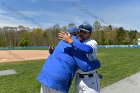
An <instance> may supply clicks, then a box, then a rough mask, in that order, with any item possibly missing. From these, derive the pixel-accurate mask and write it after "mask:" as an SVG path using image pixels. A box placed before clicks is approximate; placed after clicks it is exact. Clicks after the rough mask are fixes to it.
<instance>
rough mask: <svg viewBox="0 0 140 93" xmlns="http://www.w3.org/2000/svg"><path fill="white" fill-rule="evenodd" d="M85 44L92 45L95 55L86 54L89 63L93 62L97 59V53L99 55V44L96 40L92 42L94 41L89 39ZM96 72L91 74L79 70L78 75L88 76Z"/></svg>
mask: <svg viewBox="0 0 140 93" xmlns="http://www.w3.org/2000/svg"><path fill="white" fill-rule="evenodd" d="M83 43H84V44H87V45H90V46H91V47H92V48H93V53H92V54H86V55H87V57H88V59H89V61H93V60H95V59H96V53H97V45H98V44H97V42H96V41H95V40H92V39H87V40H85V41H84V42H83ZM95 71H96V70H92V71H89V72H83V71H82V70H80V69H78V70H77V73H79V74H88V73H92V72H95Z"/></svg>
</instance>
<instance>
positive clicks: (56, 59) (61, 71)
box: [37, 26, 100, 93]
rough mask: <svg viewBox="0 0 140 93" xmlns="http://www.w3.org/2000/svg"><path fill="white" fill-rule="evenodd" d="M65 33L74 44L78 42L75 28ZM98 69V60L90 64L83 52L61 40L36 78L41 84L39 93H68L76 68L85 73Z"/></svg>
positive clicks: (70, 28)
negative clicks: (68, 34)
mask: <svg viewBox="0 0 140 93" xmlns="http://www.w3.org/2000/svg"><path fill="white" fill-rule="evenodd" d="M67 31H68V32H69V33H70V34H71V38H72V39H73V40H75V42H77V43H79V42H80V41H79V40H78V39H77V37H76V36H75V34H76V33H77V32H78V28H77V27H75V26H72V27H69V28H68V29H67ZM81 47H84V45H83V46H82V45H81ZM99 67H100V62H99V61H98V60H94V62H90V61H89V60H88V58H87V56H86V55H85V54H84V53H83V52H81V51H79V50H77V49H75V48H74V47H73V46H72V45H71V44H68V43H66V42H64V41H63V40H61V41H60V42H59V43H58V44H57V46H56V47H55V50H54V51H53V53H52V54H51V55H50V56H49V57H48V58H47V59H46V61H45V63H44V65H43V67H42V69H41V71H40V73H39V75H38V77H37V80H38V81H39V82H40V83H41V90H40V93H68V91H69V88H70V85H71V81H72V80H73V78H74V75H75V73H76V70H77V68H80V69H81V70H82V71H84V72H86V71H91V70H94V69H97V68H99Z"/></svg>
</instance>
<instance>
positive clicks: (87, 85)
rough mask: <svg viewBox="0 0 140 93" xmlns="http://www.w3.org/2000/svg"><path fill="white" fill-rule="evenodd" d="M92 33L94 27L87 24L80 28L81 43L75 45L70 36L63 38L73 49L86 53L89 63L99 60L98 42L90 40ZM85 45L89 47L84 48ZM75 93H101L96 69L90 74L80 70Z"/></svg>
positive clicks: (77, 74)
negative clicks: (97, 56) (97, 55)
mask: <svg viewBox="0 0 140 93" xmlns="http://www.w3.org/2000/svg"><path fill="white" fill-rule="evenodd" d="M91 33H92V26H91V25H90V24H88V23H86V22H85V23H83V24H81V25H80V26H79V39H80V41H81V43H79V44H77V43H75V41H74V40H73V39H72V38H71V37H69V36H68V35H65V36H62V39H63V40H64V41H65V42H67V43H70V44H71V45H72V46H73V47H75V48H76V49H77V50H80V51H81V52H82V53H86V57H87V58H88V60H89V61H91V62H92V61H94V60H96V59H97V58H96V52H97V42H96V41H95V40H92V39H90V37H91ZM83 44H85V45H87V46H84V47H83V46H82V45H83ZM95 68H96V65H95ZM75 93H100V86H99V77H98V75H97V73H96V69H94V70H92V71H89V72H83V71H82V70H80V69H78V70H77V72H76V83H75Z"/></svg>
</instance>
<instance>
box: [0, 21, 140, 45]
mask: <svg viewBox="0 0 140 93" xmlns="http://www.w3.org/2000/svg"><path fill="white" fill-rule="evenodd" d="M92 26H93V28H94V29H93V30H94V31H93V33H92V36H91V38H93V39H95V40H96V41H97V42H98V44H99V45H132V44H133V45H136V44H137V39H138V37H140V32H138V31H137V30H125V29H124V28H123V27H119V28H117V27H113V26H112V25H109V26H101V24H100V22H98V21H95V22H94V23H93V25H92ZM66 28H67V26H62V27H61V26H60V25H59V24H55V25H53V26H52V27H49V28H47V29H42V28H32V29H30V28H29V27H24V26H18V27H9V26H4V27H1V28H0V47H20V46H55V45H56V44H57V43H58V42H59V38H58V33H59V32H60V31H66Z"/></svg>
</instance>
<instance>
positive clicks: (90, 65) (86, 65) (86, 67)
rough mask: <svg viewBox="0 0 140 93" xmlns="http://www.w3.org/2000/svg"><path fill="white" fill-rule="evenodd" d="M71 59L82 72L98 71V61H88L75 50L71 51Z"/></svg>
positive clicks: (82, 54)
mask: <svg viewBox="0 0 140 93" xmlns="http://www.w3.org/2000/svg"><path fill="white" fill-rule="evenodd" d="M73 58H74V59H75V61H76V63H77V65H78V67H79V68H80V69H81V70H82V71H84V72H87V71H91V70H94V69H98V68H100V66H101V64H100V61H99V60H98V59H96V60H94V61H89V60H88V58H87V56H86V55H85V54H84V53H81V52H78V51H76V50H75V51H73Z"/></svg>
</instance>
